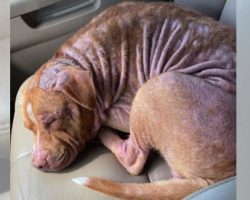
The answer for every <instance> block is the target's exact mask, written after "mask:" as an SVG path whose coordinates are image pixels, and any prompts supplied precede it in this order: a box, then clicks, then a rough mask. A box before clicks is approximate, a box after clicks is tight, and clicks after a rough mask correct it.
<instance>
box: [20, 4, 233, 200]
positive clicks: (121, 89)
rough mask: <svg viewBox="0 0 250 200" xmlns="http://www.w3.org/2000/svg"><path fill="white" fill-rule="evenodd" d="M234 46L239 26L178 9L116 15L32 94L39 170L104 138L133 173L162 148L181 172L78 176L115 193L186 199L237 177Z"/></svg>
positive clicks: (94, 27)
mask: <svg viewBox="0 0 250 200" xmlns="http://www.w3.org/2000/svg"><path fill="white" fill-rule="evenodd" d="M235 46H236V44H235V32H234V30H233V29H231V28H229V27H227V26H224V25H222V24H221V23H219V22H217V21H214V20H213V19H210V18H208V17H204V16H202V15H201V14H200V13H197V12H194V11H191V10H188V9H185V8H182V7H180V6H177V5H175V4H172V3H132V2H126V3H122V4H118V5H116V6H113V7H111V8H109V9H107V10H106V11H104V12H103V13H101V14H100V15H98V16H97V17H95V18H94V19H93V20H92V21H91V22H90V23H89V24H87V25H86V26H85V27H83V28H82V29H81V30H80V31H78V32H77V33H76V34H75V35H74V36H73V37H72V38H71V39H69V40H68V41H67V42H66V43H65V44H63V45H62V46H61V47H60V48H59V50H58V51H57V52H56V53H55V55H54V56H53V57H52V58H51V59H50V60H49V61H48V62H46V63H45V64H44V65H43V66H42V67H41V68H40V69H39V70H38V71H37V72H36V73H35V74H34V76H33V77H32V80H31V81H30V83H29V85H28V86H27V87H26V89H25V91H24V101H23V118H24V123H25V126H26V127H27V128H29V129H31V130H32V131H33V132H34V148H33V153H32V162H33V165H34V166H35V167H37V168H40V169H42V170H44V171H56V170H61V169H64V168H65V167H67V166H68V165H69V164H70V163H71V162H72V161H73V160H74V159H75V158H76V156H77V154H78V153H80V152H81V150H82V149H83V147H84V146H85V144H86V143H87V142H88V141H90V140H91V139H93V138H94V137H96V136H97V135H98V136H99V138H100V140H101V141H102V143H103V144H104V145H105V146H106V147H107V148H108V149H110V151H112V152H113V153H114V155H115V156H116V158H117V159H118V160H119V162H120V163H121V164H122V165H123V166H124V167H125V168H126V169H127V171H128V172H129V173H131V174H133V175H137V174H139V173H140V172H141V171H142V170H143V167H144V164H145V162H146V160H147V157H148V155H149V153H150V150H152V149H155V150H157V151H159V152H160V154H161V155H162V156H163V158H164V159H165V160H166V162H168V164H169V166H170V168H171V170H172V174H173V179H171V180H168V181H162V182H156V183H148V184H122V183H115V182H112V181H108V180H103V179H98V178H77V179H75V181H76V182H78V183H80V184H84V185H86V186H87V187H90V188H92V189H95V190H98V191H101V192H104V193H107V194H109V195H113V196H116V197H119V198H123V199H143V200H147V199H164V200H166V199H171V200H178V199H182V198H183V197H185V196H186V195H188V194H189V193H192V192H194V191H196V190H198V189H201V188H203V187H206V186H208V185H209V184H212V183H215V182H218V181H220V180H223V179H225V178H228V177H231V176H234V175H235V173H236V142H235V141H236V122H235V121H236V119H235V118H236V106H235V101H236V100H235V94H236V66H235ZM117 131H123V132H127V133H129V137H128V138H127V139H121V138H120V137H119V136H118V135H117V134H116V133H117Z"/></svg>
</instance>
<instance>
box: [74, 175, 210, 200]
mask: <svg viewBox="0 0 250 200" xmlns="http://www.w3.org/2000/svg"><path fill="white" fill-rule="evenodd" d="M73 181H74V182H76V183H78V184H80V185H85V186H87V187H89V188H91V189H94V190H97V191H99V192H102V193H105V194H108V195H111V196H114V197H118V198H121V199H131V200H152V199H157V200H163V199H164V200H169V199H171V200H181V199H182V198H184V197H185V196H187V195H188V194H190V193H192V192H194V191H196V190H199V189H201V188H203V187H206V186H208V185H209V181H207V180H205V179H202V178H192V179H170V180H167V181H159V182H154V183H142V184H140V183H117V182H114V181H110V180H105V179H100V178H86V177H79V178H75V179H73Z"/></svg>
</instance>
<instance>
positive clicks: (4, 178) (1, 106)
mask: <svg viewBox="0 0 250 200" xmlns="http://www.w3.org/2000/svg"><path fill="white" fill-rule="evenodd" d="M9 22H10V20H9V3H8V0H2V1H1V6H0V24H1V27H0V55H1V59H0V66H1V73H0V81H1V84H0V91H1V92H0V113H1V117H0V199H9V187H10V186H9V185H10V182H9V173H10V158H9V155H10V145H9V144H10V138H9V137H10V112H9V111H10V92H9V91H10V84H9V83H10V67H9V66H10V54H9V52H10V31H9V30H10V28H9V26H10V23H9Z"/></svg>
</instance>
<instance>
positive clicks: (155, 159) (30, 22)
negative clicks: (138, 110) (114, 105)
mask: <svg viewBox="0 0 250 200" xmlns="http://www.w3.org/2000/svg"><path fill="white" fill-rule="evenodd" d="M2 1H3V0H2ZM31 2H32V3H31ZM119 2H121V1H120V0H108V1H107V0H71V1H69V0H46V1H40V0H11V1H10V3H11V10H10V18H11V20H10V29H11V32H10V37H11V44H10V51H11V57H10V60H11V79H12V80H13V81H12V82H11V111H12V112H11V114H12V117H11V120H12V121H13V123H12V133H11V161H10V167H11V172H10V174H11V178H10V188H6V187H5V186H6V185H8V183H7V182H6V184H5V185H3V186H2V183H1V179H0V183H1V187H0V193H6V194H7V195H9V193H8V190H10V194H11V199H15V200H16V199H23V200H24V199H25V200H39V199H41V200H42V199H51V200H54V199H74V200H77V199H83V197H84V199H88V200H97V199H102V200H104V199H107V200H108V199H112V198H111V197H109V196H106V195H103V194H101V193H97V192H95V191H92V190H89V189H87V188H84V187H76V186H75V184H74V183H72V181H71V179H72V178H74V177H78V176H81V175H85V176H95V177H103V178H107V179H112V180H116V181H122V182H137V183H146V182H154V181H158V180H163V179H169V178H170V169H169V168H168V166H167V164H166V163H165V162H164V161H163V159H162V158H160V156H159V155H158V154H157V153H153V155H152V156H151V157H150V159H149V161H148V164H147V166H146V169H145V170H144V172H143V173H142V174H141V175H139V176H132V175H129V174H128V173H127V172H126V171H125V169H123V168H122V167H121V166H120V164H119V163H118V162H117V161H116V159H115V157H114V156H113V155H112V154H111V153H110V152H109V151H108V150H106V149H105V148H104V147H103V146H101V145H100V144H98V143H96V142H92V143H90V144H89V145H88V146H87V148H86V149H85V150H84V151H85V153H84V158H83V157H81V156H80V157H79V158H78V159H77V161H76V162H74V163H73V164H72V165H71V166H70V167H69V168H68V169H66V170H64V171H62V172H58V173H44V172H41V171H39V170H37V169H35V168H33V167H32V164H31V151H32V134H31V132H30V131H29V130H27V129H25V128H24V125H23V120H22V116H21V105H22V88H23V87H25V84H27V81H25V80H27V79H28V78H29V77H30V76H32V74H33V73H34V72H35V71H36V70H37V69H38V68H39V67H40V66H41V65H42V64H43V63H44V62H46V61H47V60H48V59H49V58H50V57H51V56H52V55H53V53H54V52H55V51H56V49H57V48H58V47H59V46H60V45H61V44H62V43H63V42H64V41H66V40H67V39H68V38H69V37H70V36H71V35H72V34H73V33H74V32H76V31H77V30H78V29H79V28H81V27H82V26H84V25H86V24H87V23H88V22H89V21H90V20H91V19H92V18H93V17H94V16H96V15H98V13H100V12H101V11H103V10H104V9H105V8H107V7H109V6H111V5H113V4H116V3H119ZM147 2H149V1H147ZM171 2H174V3H177V4H180V5H182V6H185V7H188V8H191V9H194V10H196V11H199V12H201V13H203V14H205V15H207V16H210V17H212V18H214V19H216V20H219V21H221V22H222V23H224V24H226V25H228V26H232V27H234V28H235V27H236V20H235V13H236V12H235V9H236V5H235V4H236V2H235V0H210V1H200V0H188V1H187V0H174V1H171ZM0 14H1V13H0ZM8 37H9V33H4V35H3V36H2V35H0V45H5V44H4V43H5V40H7V39H6V38H8ZM1 49H2V48H1ZM6 70H9V69H7V68H6ZM6 73H9V71H6ZM1 87H2V85H1ZM0 98H2V96H1V97H0ZM7 104H8V102H6V105H7ZM5 108H6V107H5ZM6 109H8V108H6ZM0 110H1V108H0ZM1 111H2V110H1ZM1 123H2V124H8V125H6V127H5V126H4V125H3V126H2V125H0V134H1V135H2V134H3V135H4V134H7V131H6V130H7V129H8V126H9V122H8V123H6V121H3V122H2V121H1ZM2 127H3V128H2ZM5 128H6V129H5ZM4 131H5V132H4ZM0 139H1V141H0V142H2V137H1V138H0ZM3 140H4V137H3ZM4 143H5V142H4ZM1 144H2V143H1ZM0 148H1V149H2V148H3V149H4V151H6V154H5V155H7V154H8V151H9V149H8V146H7V145H3V146H2V145H1V146H0ZM0 159H5V160H6V161H5V162H3V163H5V164H4V165H7V163H8V159H7V158H5V157H3V158H2V157H0ZM1 165H2V161H1ZM1 168H2V166H1ZM0 172H1V173H2V170H0ZM4 173H5V172H4ZM1 176H2V174H1ZM235 182H236V180H235V177H232V178H230V179H227V180H225V181H222V182H220V183H217V184H215V185H212V186H210V187H208V188H206V189H203V190H201V191H198V192H196V193H194V194H191V195H189V196H188V197H186V198H185V199H186V200H188V199H189V200H190V199H192V200H208V199H209V200H211V199H216V200H234V199H235V198H236V188H235V187H236V186H235ZM6 194H5V196H7V195H6Z"/></svg>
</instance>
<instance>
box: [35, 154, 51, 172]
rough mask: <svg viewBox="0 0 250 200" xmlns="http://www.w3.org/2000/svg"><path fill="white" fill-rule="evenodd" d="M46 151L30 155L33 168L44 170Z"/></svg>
mask: <svg viewBox="0 0 250 200" xmlns="http://www.w3.org/2000/svg"><path fill="white" fill-rule="evenodd" d="M47 157H48V153H47V151H36V152H33V154H32V164H33V166H34V167H36V168H39V169H42V170H44V169H46V166H47Z"/></svg>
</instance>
